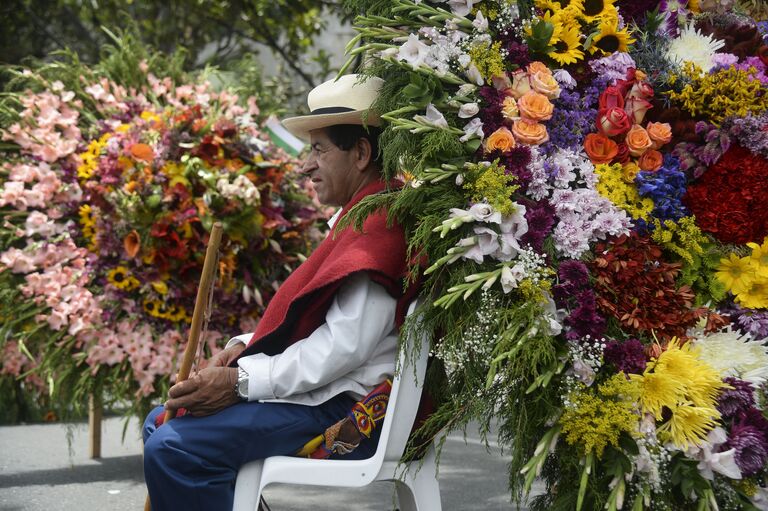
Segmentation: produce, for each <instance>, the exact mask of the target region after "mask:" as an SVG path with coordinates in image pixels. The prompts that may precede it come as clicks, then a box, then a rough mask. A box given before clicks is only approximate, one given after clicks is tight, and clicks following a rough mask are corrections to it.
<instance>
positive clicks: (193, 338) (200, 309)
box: [144, 222, 222, 511]
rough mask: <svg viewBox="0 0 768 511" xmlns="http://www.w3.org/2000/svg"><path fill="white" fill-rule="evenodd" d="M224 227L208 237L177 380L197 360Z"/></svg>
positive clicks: (183, 377)
mask: <svg viewBox="0 0 768 511" xmlns="http://www.w3.org/2000/svg"><path fill="white" fill-rule="evenodd" d="M221 234H222V228H221V223H220V222H216V223H214V224H213V228H212V229H211V236H210V238H209V239H208V248H207V249H206V251H205V261H204V262H203V273H202V274H201V275H200V285H199V286H198V288H197V298H196V299H195V310H194V311H193V312H192V325H191V326H190V328H189V335H188V336H187V347H186V348H185V349H184V358H183V359H182V361H181V367H180V368H179V372H178V374H177V376H176V382H177V383H178V382H180V381H184V380H186V379H187V378H189V373H190V371H191V370H192V364H193V362H194V361H195V355H196V354H197V347H198V344H199V343H200V330H201V327H202V325H203V318H204V317H205V313H206V308H207V306H208V303H207V302H208V296H209V295H210V293H211V289H212V287H213V276H214V272H215V271H216V254H217V253H218V251H219V245H220V244H221ZM175 416H176V410H170V409H169V410H166V411H165V417H164V418H163V424H165V423H166V422H168V421H169V420H171V419H172V418H173V417H175ZM151 508H152V507H151V504H150V501H149V495H147V500H146V501H145V502H144V511H150V509H151Z"/></svg>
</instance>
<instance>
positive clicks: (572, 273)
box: [557, 260, 589, 287]
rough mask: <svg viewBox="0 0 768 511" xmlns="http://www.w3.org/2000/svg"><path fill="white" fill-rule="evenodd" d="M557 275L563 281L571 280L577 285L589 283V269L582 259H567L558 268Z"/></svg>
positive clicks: (581, 285)
mask: <svg viewBox="0 0 768 511" xmlns="http://www.w3.org/2000/svg"><path fill="white" fill-rule="evenodd" d="M557 276H558V278H559V279H560V281H561V282H563V281H565V282H570V283H572V284H573V285H575V286H578V287H583V286H586V285H587V284H588V283H589V270H588V269H587V265H585V264H584V263H582V262H581V261H573V260H569V261H565V262H563V263H562V264H561V265H560V267H559V268H558V269H557Z"/></svg>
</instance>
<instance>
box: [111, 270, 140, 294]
mask: <svg viewBox="0 0 768 511" xmlns="http://www.w3.org/2000/svg"><path fill="white" fill-rule="evenodd" d="M107 281H108V282H109V283H110V284H112V285H113V286H115V287H116V288H118V289H122V290H124V291H133V290H134V289H136V288H137V287H139V281H138V280H136V277H134V276H132V275H131V274H130V272H129V271H128V268H126V267H125V266H118V267H116V268H112V269H111V270H109V272H108V273H107Z"/></svg>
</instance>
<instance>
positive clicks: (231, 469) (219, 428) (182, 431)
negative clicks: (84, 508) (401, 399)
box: [142, 394, 378, 511]
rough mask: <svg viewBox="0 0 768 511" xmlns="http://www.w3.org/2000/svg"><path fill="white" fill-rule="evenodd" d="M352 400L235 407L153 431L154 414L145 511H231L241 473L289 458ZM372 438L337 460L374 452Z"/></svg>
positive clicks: (147, 431) (147, 427) (147, 441)
mask: <svg viewBox="0 0 768 511" xmlns="http://www.w3.org/2000/svg"><path fill="white" fill-rule="evenodd" d="M354 403H355V400H354V399H353V398H351V397H349V396H347V395H345V394H339V395H338V396H336V397H333V398H331V399H330V400H328V401H326V402H325V403H323V404H321V405H319V406H304V405H295V404H287V403H258V402H249V403H238V404H235V405H233V406H230V407H228V408H225V409H224V410H222V411H220V412H218V413H216V414H214V415H209V416H207V417H193V416H191V415H185V416H182V417H179V418H177V419H173V420H172V421H170V422H168V423H167V424H164V425H163V426H162V427H160V428H156V427H155V418H156V417H157V416H158V415H159V414H160V413H162V412H163V408H162V407H160V406H159V407H157V408H155V409H154V410H153V411H152V412H150V414H149V415H148V416H147V419H146V420H145V422H144V428H143V431H142V433H143V436H144V479H145V480H146V483H147V489H148V490H149V495H150V498H151V500H152V509H153V511H163V510H178V509H183V510H185V511H196V510H199V511H211V510H225V511H229V510H230V509H232V501H233V498H234V487H235V480H236V478H237V472H238V470H239V469H240V467H241V466H242V465H244V464H245V463H248V462H249V461H253V460H257V459H263V458H267V457H269V456H277V455H292V454H295V453H296V452H297V451H298V450H299V449H300V448H301V447H303V446H304V444H306V443H307V442H308V441H309V440H311V439H312V438H314V437H315V436H317V435H319V434H322V433H323V432H324V431H325V429H326V428H328V427H329V426H331V425H332V424H334V423H335V422H337V421H338V420H340V419H341V418H343V417H344V416H345V415H346V413H347V412H348V411H349V410H350V408H351V407H352V405H353V404H354ZM377 443H378V430H377V431H376V434H374V437H373V438H371V439H370V440H365V441H363V442H361V444H360V446H359V447H358V448H357V449H356V450H355V451H353V452H352V453H350V454H349V455H346V456H344V457H343V459H364V458H369V457H371V456H372V455H373V454H374V452H375V451H376V444H377Z"/></svg>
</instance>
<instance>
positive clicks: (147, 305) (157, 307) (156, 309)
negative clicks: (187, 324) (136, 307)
mask: <svg viewBox="0 0 768 511" xmlns="http://www.w3.org/2000/svg"><path fill="white" fill-rule="evenodd" d="M143 306H144V312H146V313H147V314H149V315H150V316H154V317H156V318H157V317H160V314H161V308H163V303H162V302H161V301H160V300H148V299H145V300H144V303H143Z"/></svg>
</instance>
